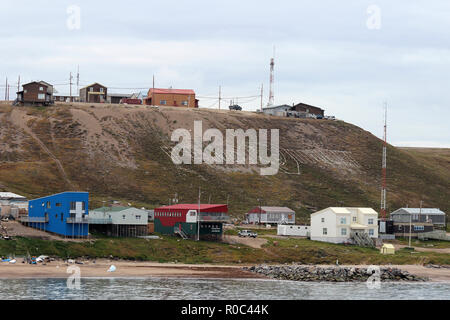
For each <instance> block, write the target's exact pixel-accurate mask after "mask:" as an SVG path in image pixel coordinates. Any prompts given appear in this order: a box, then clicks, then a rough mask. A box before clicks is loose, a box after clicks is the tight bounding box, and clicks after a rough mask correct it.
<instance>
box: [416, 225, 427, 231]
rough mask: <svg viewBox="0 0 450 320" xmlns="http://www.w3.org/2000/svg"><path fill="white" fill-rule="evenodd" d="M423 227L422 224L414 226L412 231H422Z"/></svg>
mask: <svg viewBox="0 0 450 320" xmlns="http://www.w3.org/2000/svg"><path fill="white" fill-rule="evenodd" d="M424 230H425V227H424V226H414V231H424Z"/></svg>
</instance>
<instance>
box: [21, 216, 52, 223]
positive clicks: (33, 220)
mask: <svg viewBox="0 0 450 320" xmlns="http://www.w3.org/2000/svg"><path fill="white" fill-rule="evenodd" d="M20 222H31V223H45V222H48V217H20Z"/></svg>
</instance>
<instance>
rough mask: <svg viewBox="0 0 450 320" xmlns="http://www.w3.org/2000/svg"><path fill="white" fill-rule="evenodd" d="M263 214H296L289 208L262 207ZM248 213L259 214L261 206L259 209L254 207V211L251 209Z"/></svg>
mask: <svg viewBox="0 0 450 320" xmlns="http://www.w3.org/2000/svg"><path fill="white" fill-rule="evenodd" d="M261 212H264V213H267V212H269V213H273V212H274V213H295V211H294V210H292V209H289V208H288V207H266V206H261ZM248 213H259V206H258V207H254V208H253V209H251V210H250V211H249V212H248Z"/></svg>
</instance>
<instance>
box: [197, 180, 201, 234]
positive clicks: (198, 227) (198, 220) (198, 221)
mask: <svg viewBox="0 0 450 320" xmlns="http://www.w3.org/2000/svg"><path fill="white" fill-rule="evenodd" d="M201 194H202V192H201V190H200V187H198V212H197V241H199V240H200V196H201Z"/></svg>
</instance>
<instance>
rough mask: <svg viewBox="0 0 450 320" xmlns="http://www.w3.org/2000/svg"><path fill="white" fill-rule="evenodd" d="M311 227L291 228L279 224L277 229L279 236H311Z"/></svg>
mask: <svg viewBox="0 0 450 320" xmlns="http://www.w3.org/2000/svg"><path fill="white" fill-rule="evenodd" d="M310 228H311V227H310V226H298V225H295V226H290V225H285V224H279V225H278V227H277V235H279V236H299V237H307V236H309V231H310Z"/></svg>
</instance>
